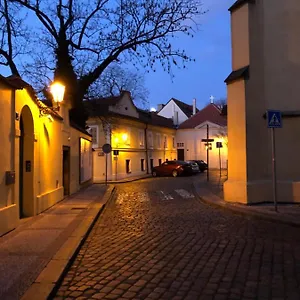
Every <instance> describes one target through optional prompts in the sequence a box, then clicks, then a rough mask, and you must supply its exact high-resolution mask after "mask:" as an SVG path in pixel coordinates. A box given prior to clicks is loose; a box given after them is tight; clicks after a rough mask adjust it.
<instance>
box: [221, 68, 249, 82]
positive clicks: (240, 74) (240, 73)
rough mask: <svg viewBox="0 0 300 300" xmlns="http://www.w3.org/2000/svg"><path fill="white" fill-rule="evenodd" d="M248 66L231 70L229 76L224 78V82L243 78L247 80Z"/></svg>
mask: <svg viewBox="0 0 300 300" xmlns="http://www.w3.org/2000/svg"><path fill="white" fill-rule="evenodd" d="M249 75H250V74H249V66H246V67H243V68H240V69H238V70H235V71H232V72H231V73H230V74H229V76H228V77H227V78H226V79H225V81H224V82H225V83H226V84H230V83H232V82H234V81H236V80H239V79H244V80H248V79H249Z"/></svg>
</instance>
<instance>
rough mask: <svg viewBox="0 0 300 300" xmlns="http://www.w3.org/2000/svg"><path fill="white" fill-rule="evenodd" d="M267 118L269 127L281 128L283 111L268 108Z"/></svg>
mask: <svg viewBox="0 0 300 300" xmlns="http://www.w3.org/2000/svg"><path fill="white" fill-rule="evenodd" d="M267 120H268V127H269V128H281V127H282V118H281V111H279V110H267Z"/></svg>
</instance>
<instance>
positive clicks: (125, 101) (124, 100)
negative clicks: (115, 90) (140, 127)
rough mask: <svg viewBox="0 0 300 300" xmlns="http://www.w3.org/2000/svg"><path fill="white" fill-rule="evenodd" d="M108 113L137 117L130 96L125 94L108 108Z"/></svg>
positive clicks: (137, 114)
mask: <svg viewBox="0 0 300 300" xmlns="http://www.w3.org/2000/svg"><path fill="white" fill-rule="evenodd" d="M109 111H111V112H114V113H117V114H121V115H125V116H130V117H133V118H138V117H139V113H138V111H137V109H136V107H135V105H134V104H133V102H132V100H131V97H130V94H129V93H127V92H126V93H123V97H121V98H120V100H119V101H118V103H116V104H115V105H111V106H109Z"/></svg>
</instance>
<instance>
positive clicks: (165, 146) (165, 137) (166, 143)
mask: <svg viewBox="0 0 300 300" xmlns="http://www.w3.org/2000/svg"><path fill="white" fill-rule="evenodd" d="M164 148H165V149H167V148H168V138H167V136H166V135H164Z"/></svg>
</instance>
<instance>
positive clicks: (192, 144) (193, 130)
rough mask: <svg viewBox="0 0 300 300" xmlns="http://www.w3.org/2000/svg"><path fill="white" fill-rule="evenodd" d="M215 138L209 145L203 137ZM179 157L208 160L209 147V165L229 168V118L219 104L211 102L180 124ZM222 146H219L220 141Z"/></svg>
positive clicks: (177, 133) (178, 136) (178, 132)
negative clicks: (223, 113)
mask: <svg viewBox="0 0 300 300" xmlns="http://www.w3.org/2000/svg"><path fill="white" fill-rule="evenodd" d="M207 128H208V132H209V138H210V139H214V141H213V142H210V143H209V144H208V145H207V144H206V142H203V141H202V139H206V138H207ZM176 141H177V157H178V159H180V160H205V161H206V160H207V151H206V149H207V147H209V149H210V151H209V167H210V168H219V167H220V159H219V153H220V158H221V167H222V168H227V120H226V117H225V116H223V115H222V111H221V110H220V108H219V107H218V106H216V105H215V104H213V103H211V104H209V105H207V106H206V107H204V108H203V109H202V110H200V111H199V112H198V113H196V114H195V115H193V116H192V117H190V118H189V119H188V120H186V121H185V122H183V123H182V124H181V125H179V127H178V130H177V132H176ZM220 142H221V143H222V148H220V151H219V148H218V146H220V144H219V143H220Z"/></svg>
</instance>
